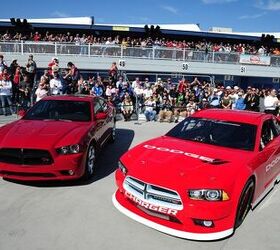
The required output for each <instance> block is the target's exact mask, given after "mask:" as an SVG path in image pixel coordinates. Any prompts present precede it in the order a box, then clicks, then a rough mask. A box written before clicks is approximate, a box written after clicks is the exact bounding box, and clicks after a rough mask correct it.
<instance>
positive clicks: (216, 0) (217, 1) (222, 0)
mask: <svg viewBox="0 0 280 250" xmlns="http://www.w3.org/2000/svg"><path fill="white" fill-rule="evenodd" d="M236 1H238V0H202V2H203V3H204V4H224V3H232V2H236Z"/></svg>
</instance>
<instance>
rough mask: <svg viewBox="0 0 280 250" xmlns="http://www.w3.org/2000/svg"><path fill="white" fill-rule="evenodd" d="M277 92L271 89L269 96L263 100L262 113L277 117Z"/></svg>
mask: <svg viewBox="0 0 280 250" xmlns="http://www.w3.org/2000/svg"><path fill="white" fill-rule="evenodd" d="M276 94H277V92H276V90H275V89H272V90H271V91H270V92H269V94H268V95H267V96H266V97H265V98H264V112H265V113H267V114H273V115H277V111H278V107H279V104H280V102H279V99H278V98H277V96H276Z"/></svg>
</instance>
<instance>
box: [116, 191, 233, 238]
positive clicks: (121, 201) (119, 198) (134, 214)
mask: <svg viewBox="0 0 280 250" xmlns="http://www.w3.org/2000/svg"><path fill="white" fill-rule="evenodd" d="M112 201H113V204H114V206H115V207H116V208H117V209H118V210H119V211H120V212H121V213H123V214H125V215H126V216H128V217H130V218H131V219H133V220H135V221H137V222H140V223H142V224H144V225H146V226H148V227H151V228H153V229H155V230H158V231H160V232H163V233H166V234H169V235H172V236H175V237H179V238H184V239H190V240H198V241H211V240H219V239H223V238H226V237H228V236H230V235H232V234H233V232H234V229H233V228H229V229H227V230H223V231H219V232H214V233H193V232H189V231H186V230H180V229H174V228H172V227H171V226H170V227H169V226H166V225H162V224H161V223H160V222H155V221H154V220H151V218H149V219H148V218H147V216H146V215H145V214H144V212H142V211H141V210H139V209H138V210H139V211H136V209H135V208H133V207H132V205H131V204H129V202H128V201H127V200H125V198H124V196H123V195H122V194H121V193H120V192H119V191H117V192H116V193H114V195H113V197H112Z"/></svg>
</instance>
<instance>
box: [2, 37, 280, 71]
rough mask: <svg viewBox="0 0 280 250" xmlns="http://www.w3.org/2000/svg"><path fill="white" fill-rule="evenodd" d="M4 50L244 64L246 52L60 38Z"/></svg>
mask: <svg viewBox="0 0 280 250" xmlns="http://www.w3.org/2000/svg"><path fill="white" fill-rule="evenodd" d="M0 53H7V54H21V55H24V54H43V55H51V56H66V55H72V56H87V57H110V58H111V57H113V58H121V59H122V58H135V59H148V60H175V61H186V62H188V61H189V62H204V63H223V64H224V63H227V64H242V58H240V56H242V55H243V54H240V53H236V52H207V51H205V50H194V49H179V48H165V47H160V46H153V47H126V46H119V45H96V44H73V43H57V42H27V41H18V42H0ZM250 56H252V58H249V60H248V62H246V64H253V65H256V64H257V65H259V62H260V61H262V60H263V58H265V61H267V62H269V65H267V66H273V67H280V56H273V55H270V56H265V55H250Z"/></svg>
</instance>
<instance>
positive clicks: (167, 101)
mask: <svg viewBox="0 0 280 250" xmlns="http://www.w3.org/2000/svg"><path fill="white" fill-rule="evenodd" d="M36 79H38V80H36ZM64 94H83V95H95V96H100V97H103V98H105V99H107V100H108V101H109V102H111V103H112V104H113V105H115V106H116V107H117V110H118V111H119V112H120V113H122V114H123V117H124V120H125V121H128V120H130V119H131V116H132V115H133V114H135V115H139V114H141V113H142V114H144V115H145V118H146V120H147V121H156V120H158V121H159V122H163V121H167V122H172V121H174V122H178V120H179V118H180V117H188V116H190V115H192V114H193V113H194V112H196V111H198V110H201V109H206V108H222V109H235V110H251V111H256V112H259V111H265V112H267V113H273V114H275V115H279V106H280V101H279V100H280V95H279V93H278V92H277V91H276V90H274V89H271V90H270V89H258V88H252V87H248V88H247V89H246V90H243V89H241V88H240V87H238V86H226V87H225V86H223V84H216V85H215V86H213V85H211V84H210V82H208V81H206V80H203V79H199V78H197V77H196V78H193V79H192V81H188V80H187V79H184V78H183V79H180V80H179V81H177V82H173V81H172V79H171V78H168V79H161V78H158V79H157V80H156V81H155V82H151V81H150V80H149V78H144V79H140V78H139V77H136V78H135V79H134V80H133V81H128V79H126V78H125V77H123V76H122V75H120V73H119V70H118V67H117V64H116V63H115V62H114V63H112V65H111V67H110V68H109V70H108V77H105V78H101V77H100V76H98V75H97V76H88V77H84V76H83V75H82V74H81V73H80V71H79V69H78V68H77V67H76V66H75V65H74V64H73V63H72V62H68V64H67V65H66V68H65V69H61V68H60V65H59V60H58V58H52V60H51V61H50V63H49V64H48V65H46V69H45V71H44V73H43V75H41V76H39V75H38V74H37V66H36V62H35V60H34V59H33V56H32V55H29V58H28V60H27V62H26V64H25V65H18V63H17V60H13V62H12V63H11V64H10V65H9V66H8V65H7V63H6V62H5V60H4V56H3V55H0V100H1V102H0V104H1V106H2V108H1V111H2V114H4V115H9V114H12V113H15V112H17V111H16V109H15V107H20V108H21V109H24V110H26V109H28V108H29V107H30V106H31V105H32V104H33V103H34V102H36V101H39V100H41V99H42V98H44V97H45V96H47V95H64Z"/></svg>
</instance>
